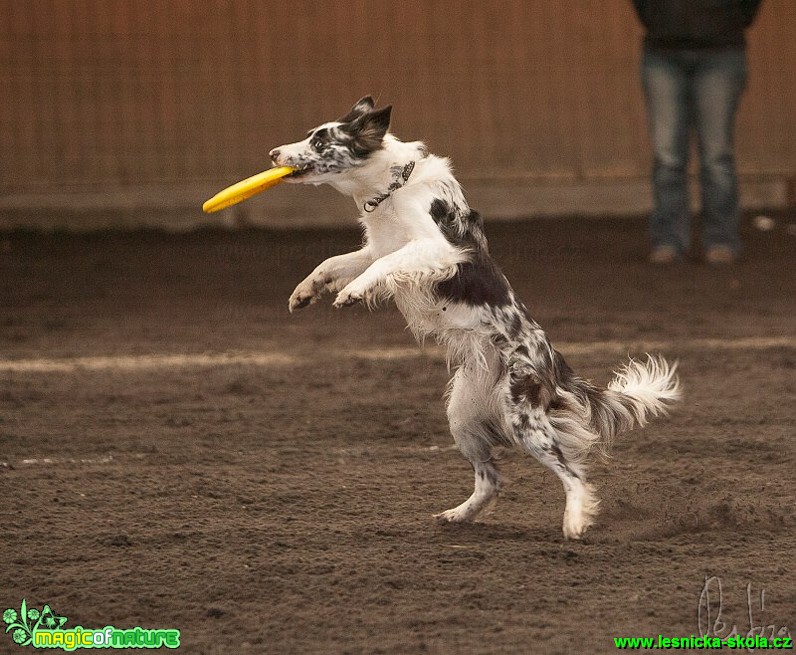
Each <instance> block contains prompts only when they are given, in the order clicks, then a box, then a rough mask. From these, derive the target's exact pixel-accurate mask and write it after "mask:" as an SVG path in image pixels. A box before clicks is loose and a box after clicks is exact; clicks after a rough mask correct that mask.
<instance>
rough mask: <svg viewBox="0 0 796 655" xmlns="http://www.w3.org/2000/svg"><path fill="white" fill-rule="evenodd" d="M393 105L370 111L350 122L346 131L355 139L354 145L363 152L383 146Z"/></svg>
mask: <svg viewBox="0 0 796 655" xmlns="http://www.w3.org/2000/svg"><path fill="white" fill-rule="evenodd" d="M391 114H392V105H387V106H386V107H383V108H382V109H378V110H376V111H369V112H367V113H365V114H362V116H360V117H359V118H355V119H354V120H353V121H351V123H349V124H348V126H347V128H346V132H348V133H349V134H350V135H351V136H352V137H353V139H354V146H355V148H356V149H357V150H358V151H361V152H363V153H367V152H373V151H374V150H378V149H379V148H380V147H381V142H382V140H383V139H384V135H385V134H387V130H389V129H390V116H391Z"/></svg>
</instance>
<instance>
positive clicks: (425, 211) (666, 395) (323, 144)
mask: <svg viewBox="0 0 796 655" xmlns="http://www.w3.org/2000/svg"><path fill="white" fill-rule="evenodd" d="M390 112H391V107H389V106H387V107H384V108H383V109H376V108H375V107H374V102H373V99H372V98H370V97H365V98H363V99H362V100H360V101H359V102H357V103H356V104H355V105H354V107H353V108H352V109H351V111H350V112H349V113H348V114H346V115H345V116H343V117H342V118H340V119H339V120H336V121H332V122H330V123H325V124H323V125H321V126H320V127H317V128H315V129H313V130H310V132H309V134H308V136H307V138H306V139H304V140H303V141H299V142H297V143H291V144H288V145H284V146H280V147H278V148H275V149H274V150H272V151H271V153H270V155H271V158H272V160H273V162H274V164H276V165H279V166H292V167H295V168H296V169H297V171H296V173H295V174H293V176H292V177H290V178H288V179H289V180H290V181H293V182H301V183H305V184H330V185H331V186H333V187H334V188H336V189H337V190H338V191H340V192H342V193H344V194H346V195H349V196H352V197H353V199H354V201H355V202H356V204H357V206H358V207H360V208H361V209H362V212H361V216H360V221H361V223H362V225H363V226H364V230H365V237H364V245H363V246H362V248H361V249H359V250H357V251H356V252H352V253H348V254H345V255H338V256H336V257H331V258H330V259H327V260H326V261H324V262H323V263H321V264H320V265H319V266H318V267H317V268H316V269H315V270H314V271H313V272H312V273H310V275H309V276H307V278H306V279H305V280H304V281H302V282H301V284H299V285H298V286H297V287H296V289H295V291H294V292H293V294H292V295H291V297H290V302H289V308H290V311H293V310H295V309H298V308H300V307H305V306H307V305H309V304H310V303H312V302H315V301H316V300H318V299H319V298H320V297H321V296H322V295H323V294H324V293H327V292H330V293H334V294H336V298H335V301H334V305H335V306H336V307H344V306H346V305H351V304H353V303H356V302H363V303H365V304H368V305H372V304H374V303H375V302H376V301H378V300H380V299H386V298H392V299H394V301H395V304H396V305H397V307H398V309H399V310H400V311H401V313H402V314H403V315H404V317H405V318H406V320H407V322H408V324H409V327H410V328H411V330H412V331H413V333H414V334H415V336H416V337H417V338H418V340H420V341H422V340H423V338H424V337H426V336H429V335H430V336H433V337H434V338H435V339H436V340H437V341H438V342H440V343H441V344H444V345H445V346H446V347H447V351H448V359H449V362H450V364H451V365H452V366H453V367H455V371H456V372H455V374H454V376H453V379H452V380H451V383H450V388H449V393H448V403H447V411H448V419H449V421H450V430H451V432H452V433H453V438H454V440H455V441H456V444H457V445H458V447H459V449H460V450H461V452H462V454H463V455H464V456H465V457H466V458H467V459H468V460H469V461H470V463H471V464H472V466H473V468H474V470H475V490H474V491H473V494H472V495H471V496H470V497H469V498H468V499H467V500H466V501H465V502H463V503H462V504H461V505H459V506H458V507H455V508H453V509H449V510H447V511H445V512H442V513H441V514H438V515H437V518H438V519H439V520H440V521H443V522H452V523H458V522H464V521H471V520H472V519H474V518H475V517H476V515H477V514H478V513H479V512H480V511H481V510H483V509H484V508H485V507H487V506H488V505H489V504H490V502H491V501H493V500H494V499H495V498H496V496H497V494H498V492H499V491H500V488H501V477H500V474H499V473H498V469H497V466H496V463H495V459H494V455H493V450H494V448H495V447H496V446H511V447H516V448H519V449H521V450H523V451H525V452H528V453H530V454H532V455H533V456H534V457H536V458H537V459H538V460H539V461H540V462H541V463H542V464H544V465H545V466H547V467H548V468H550V469H551V470H552V471H554V472H555V473H556V475H558V477H559V478H560V479H561V481H562V482H563V484H564V489H565V491H566V509H565V511H564V536H565V537H567V538H570V539H577V538H580V537H581V535H582V534H583V532H584V530H586V528H588V527H589V526H590V525H591V524H592V523H593V521H594V517H595V514H596V511H597V505H598V501H597V499H596V498H595V496H594V492H593V489H592V487H591V485H589V484H587V483H586V481H585V477H584V460H585V459H586V457H587V456H588V455H589V453H590V451H592V449H596V450H597V452H598V453H600V454H603V455H605V454H606V453H607V449H608V446H609V445H610V443H611V440H612V439H613V438H614V437H615V436H616V435H617V434H619V433H621V432H625V431H627V430H630V429H631V428H633V427H635V426H637V425H644V424H645V423H646V421H647V418H648V416H650V415H657V414H661V413H665V410H666V406H667V405H668V404H669V403H671V402H674V401H676V400H677V399H678V398H679V396H680V392H679V382H678V380H677V377H676V376H675V366H670V365H669V364H668V363H667V362H666V361H665V360H664V359H663V358H660V357H658V358H653V357H649V358H648V359H647V360H646V361H644V362H639V361H633V360H631V361H630V362H629V363H628V364H627V365H625V366H624V367H623V368H622V370H621V371H620V372H618V373H617V374H616V377H615V378H614V380H613V381H612V382H611V383H610V384H609V385H608V388H607V389H602V388H599V387H597V386H595V385H593V384H592V383H591V382H589V381H587V380H584V379H581V378H579V377H578V376H576V375H575V373H574V372H573V371H572V369H570V367H569V366H568V365H567V363H566V362H565V361H564V358H563V357H562V356H561V355H560V354H559V353H558V352H557V351H556V350H554V349H553V347H552V345H551V344H550V341H549V340H548V338H547V336H546V335H545V333H544V332H543V331H542V328H541V327H539V325H538V324H537V323H536V322H535V321H534V320H533V319H532V318H531V317H530V315H529V313H528V310H527V309H526V308H525V306H524V305H523V304H522V302H520V300H519V299H518V298H517V297H516V296H515V295H514V291H513V290H512V288H511V286H510V285H509V283H508V281H507V280H506V278H505V277H504V275H503V274H502V273H501V272H500V269H498V267H497V266H496V265H495V263H494V261H493V260H492V259H491V257H490V256H489V251H488V249H487V241H486V237H485V235H484V226H483V222H482V220H481V217H480V216H479V215H478V214H477V213H476V212H475V211H473V210H471V209H470V207H469V206H468V205H467V201H466V200H465V198H464V195H463V193H462V189H461V187H460V186H459V183H458V182H457V181H456V179H455V178H454V176H453V174H452V172H451V168H450V164H449V162H448V160H447V159H443V158H440V157H436V156H434V155H431V154H429V153H428V152H427V151H426V149H425V147H424V146H423V144H422V143H419V142H413V143H404V142H402V141H400V140H398V139H397V138H395V137H394V136H393V135H391V134H390V133H388V128H389V125H390Z"/></svg>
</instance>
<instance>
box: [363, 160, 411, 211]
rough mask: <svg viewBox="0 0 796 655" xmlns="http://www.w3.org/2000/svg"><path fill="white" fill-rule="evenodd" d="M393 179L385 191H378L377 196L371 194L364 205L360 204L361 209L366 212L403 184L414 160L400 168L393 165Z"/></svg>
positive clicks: (374, 207) (407, 179)
mask: <svg viewBox="0 0 796 655" xmlns="http://www.w3.org/2000/svg"><path fill="white" fill-rule="evenodd" d="M393 169H394V172H393V181H392V182H390V186H388V187H387V191H385V192H384V193H380V194H379V195H377V196H373V197H372V198H371V199H370V200H368V201H366V202H365V204H364V205H362V209H364V210H365V211H366V212H367V213H368V214H369V213H370V212H372V211H375V209H376V208H377V207H378V206H379V205H380V204H381V203H383V202H384V201H385V200H387V198H389V197H390V196H391V195H392V194H393V193H395V192H396V191H398V189H400V188H401V187H402V186H403V185H404V184H406V183H407V182H408V181H409V176H410V175H411V174H412V171H413V170H415V162H414V161H410V162H409V163H408V164H407V165H406V166H404V167H403V168H401V167H400V166H394V167H393Z"/></svg>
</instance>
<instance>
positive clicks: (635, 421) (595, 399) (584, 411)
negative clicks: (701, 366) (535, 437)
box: [550, 355, 681, 458]
mask: <svg viewBox="0 0 796 655" xmlns="http://www.w3.org/2000/svg"><path fill="white" fill-rule="evenodd" d="M676 371H677V364H676V363H674V364H669V363H668V362H667V361H666V360H665V359H664V358H663V357H661V356H657V357H654V356H652V355H648V356H647V359H646V361H638V360H635V359H631V360H630V361H629V362H628V363H627V364H625V365H624V366H623V367H622V368H621V369H620V370H618V371H616V372H615V377H614V379H613V380H612V381H611V382H610V383H609V385H608V388H607V389H600V388H599V387H596V386H595V385H593V384H592V383H591V382H587V381H586V380H582V379H580V378H574V379H572V380H570V382H569V385H567V386H568V387H569V388H568V389H567V390H566V392H564V393H563V394H562V396H564V397H565V398H566V400H567V402H566V403H565V406H566V409H567V410H568V411H562V412H555V416H551V417H550V419H551V422H552V423H553V425H554V426H555V427H556V428H557V429H558V430H559V432H560V433H563V435H562V436H564V437H565V441H566V442H569V443H565V444H564V445H565V446H569V448H568V450H569V451H570V453H571V455H574V456H576V457H578V458H583V457H585V456H586V455H587V454H588V452H589V451H590V450H591V449H592V448H596V449H597V450H598V452H599V453H600V454H601V455H603V456H604V457H607V456H608V452H609V450H610V446H611V443H612V442H613V439H614V437H616V436H617V435H619V434H622V433H623V432H627V431H629V430H632V429H633V428H635V427H640V426H643V425H646V423H647V422H648V420H649V419H650V418H651V417H654V416H658V415H661V414H666V413H667V410H668V407H669V405H671V404H672V403H674V402H677V401H678V400H679V399H680V397H681V389H680V380H679V379H678V377H677V375H676ZM567 392H568V393H567ZM573 413H574V415H575V416H573ZM573 423H578V424H579V425H573Z"/></svg>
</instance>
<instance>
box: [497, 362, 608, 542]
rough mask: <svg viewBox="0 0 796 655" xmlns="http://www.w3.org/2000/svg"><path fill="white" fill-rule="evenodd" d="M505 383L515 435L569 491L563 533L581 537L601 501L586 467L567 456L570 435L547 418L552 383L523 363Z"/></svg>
mask: <svg viewBox="0 0 796 655" xmlns="http://www.w3.org/2000/svg"><path fill="white" fill-rule="evenodd" d="M505 383H506V385H505V388H504V393H505V396H504V398H505V403H506V407H507V409H508V411H507V417H508V419H509V422H510V423H511V428H512V430H513V434H514V438H515V440H516V442H517V444H518V445H519V446H521V447H522V448H523V449H524V450H525V451H527V452H529V453H530V454H531V455H533V456H534V457H536V459H538V460H539V461H540V462H541V463H542V464H544V465H545V466H546V467H547V468H549V469H550V470H551V471H553V473H555V474H556V475H557V476H558V478H559V479H560V480H561V482H562V484H563V485H564V492H565V493H566V508H565V510H564V525H563V530H564V537H566V538H567V539H580V538H581V536H582V535H583V533H584V532H585V530H586V529H587V528H588V527H589V526H590V525H591V524H592V523H593V522H594V517H595V515H596V514H597V505H598V501H597V499H596V498H595V496H594V492H593V489H592V487H591V485H589V484H587V483H586V480H585V476H584V471H583V467H582V466H581V465H580V464H579V462H578V461H575V460H574V459H573V456H572V455H570V456H567V455H568V453H570V452H571V449H568V448H565V447H563V445H562V443H566V442H567V440H566V439H565V438H566V436H567V435H562V434H559V432H558V431H557V430H556V428H554V427H553V426H552V425H551V423H550V420H549V419H548V416H547V409H548V408H549V403H550V401H549V398H550V396H551V393H550V390H549V384H547V383H546V381H545V378H544V377H543V376H541V375H539V374H538V373H537V372H535V371H534V370H533V368H532V367H530V366H523V365H519V366H518V365H514V366H513V367H511V368H510V373H509V375H508V377H507V379H506V381H505ZM562 437H564V439H562ZM569 441H571V440H569Z"/></svg>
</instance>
